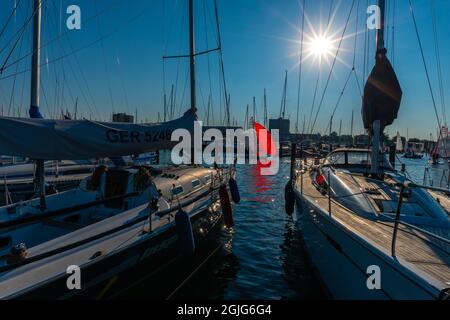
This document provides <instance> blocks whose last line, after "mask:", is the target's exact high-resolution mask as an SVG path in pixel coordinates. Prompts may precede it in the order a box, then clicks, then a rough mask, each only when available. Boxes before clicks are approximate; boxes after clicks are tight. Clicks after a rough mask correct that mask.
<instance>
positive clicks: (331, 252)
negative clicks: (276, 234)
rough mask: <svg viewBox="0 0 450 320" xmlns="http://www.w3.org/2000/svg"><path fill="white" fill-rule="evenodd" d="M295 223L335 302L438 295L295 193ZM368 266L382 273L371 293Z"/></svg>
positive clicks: (372, 246) (429, 297) (372, 245)
mask: <svg viewBox="0 0 450 320" xmlns="http://www.w3.org/2000/svg"><path fill="white" fill-rule="evenodd" d="M296 198H297V208H298V211H297V212H298V219H297V223H298V226H299V228H300V230H301V233H302V236H303V238H304V242H305V246H306V249H307V251H308V254H309V257H310V260H311V262H312V264H313V266H314V267H315V268H316V269H317V271H318V274H319V275H320V278H321V280H322V282H323V285H324V287H325V288H326V289H327V291H328V293H329V295H330V296H331V297H333V298H334V299H345V300H347V299H351V300H354V299H356V300H390V299H394V300H429V299H437V298H438V295H439V292H438V291H437V290H435V288H433V287H432V286H431V285H430V283H429V282H427V281H425V280H424V278H422V277H419V276H417V274H415V273H413V272H411V271H410V270H408V269H407V268H405V267H404V266H402V265H401V264H400V263H398V262H397V261H396V260H395V259H393V258H392V257H391V256H390V255H387V254H386V253H385V252H383V250H381V249H380V248H378V247H377V246H376V245H375V244H373V243H370V242H368V240H366V239H363V238H362V237H359V236H358V235H357V234H355V233H354V232H352V231H351V230H349V229H348V228H346V227H345V226H343V225H342V224H340V223H339V221H337V220H336V219H333V218H331V217H330V216H329V214H328V213H327V212H325V211H324V210H323V209H322V208H320V207H318V206H316V205H314V203H313V202H311V201H310V200H308V199H306V198H305V197H303V196H302V195H301V194H300V193H299V192H298V191H296ZM369 266H378V267H379V268H380V270H381V289H380V290H377V289H375V290H370V289H369V288H368V286H367V280H368V277H369V276H370V274H368V273H367V268H368V267H369Z"/></svg>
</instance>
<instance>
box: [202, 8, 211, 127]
mask: <svg viewBox="0 0 450 320" xmlns="http://www.w3.org/2000/svg"><path fill="white" fill-rule="evenodd" d="M206 12H207V8H206V0H203V23H204V28H205V41H206V48H207V49H209V37H208V32H207V22H206ZM207 58H208V81H209V98H208V109H207V111H206V113H207V117H206V121H207V124H208V125H209V113H210V109H214V107H213V99H212V80H211V59H210V56H209V54H208V55H207Z"/></svg>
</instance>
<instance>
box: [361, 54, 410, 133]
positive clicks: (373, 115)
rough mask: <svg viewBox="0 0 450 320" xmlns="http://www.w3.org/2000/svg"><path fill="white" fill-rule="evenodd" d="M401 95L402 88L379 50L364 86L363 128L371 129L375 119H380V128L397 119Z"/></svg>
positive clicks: (386, 59) (389, 64)
mask: <svg viewBox="0 0 450 320" xmlns="http://www.w3.org/2000/svg"><path fill="white" fill-rule="evenodd" d="M402 95H403V93H402V89H401V88H400V84H399V82H398V79H397V76H396V74H395V71H394V69H393V68H392V65H391V63H390V62H389V60H388V58H387V57H386V53H385V52H383V51H382V52H379V53H378V54H377V57H376V61H375V66H374V68H373V70H372V72H371V73H370V76H369V78H368V79H367V83H366V86H365V88H364V97H363V107H362V118H363V121H364V128H366V129H371V128H372V124H373V123H374V121H376V120H380V122H381V129H384V127H386V126H388V125H391V124H392V123H393V122H394V120H395V119H397V114H398V110H399V108H400V103H401V99H402Z"/></svg>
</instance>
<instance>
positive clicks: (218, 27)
mask: <svg viewBox="0 0 450 320" xmlns="http://www.w3.org/2000/svg"><path fill="white" fill-rule="evenodd" d="M214 13H215V17H216V31H217V45H218V47H219V48H220V50H219V62H220V72H221V76H222V81H223V83H222V84H223V91H224V97H225V108H226V116H227V125H230V101H229V99H228V90H227V83H226V79H225V67H224V62H223V50H222V38H221V36H220V21H219V9H218V5H217V0H214Z"/></svg>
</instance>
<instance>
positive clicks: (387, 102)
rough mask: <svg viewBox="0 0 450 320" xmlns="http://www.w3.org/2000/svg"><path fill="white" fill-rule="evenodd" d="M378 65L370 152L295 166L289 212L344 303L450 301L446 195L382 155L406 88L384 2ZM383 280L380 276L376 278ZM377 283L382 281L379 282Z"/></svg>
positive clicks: (370, 100) (369, 89)
mask: <svg viewBox="0 0 450 320" xmlns="http://www.w3.org/2000/svg"><path fill="white" fill-rule="evenodd" d="M378 5H379V7H380V9H381V26H382V28H381V29H380V30H379V31H378V36H377V45H376V48H377V51H376V61H375V66H374V68H373V70H372V72H371V74H370V76H369V78H368V80H367V83H366V86H365V90H364V98H363V107H362V114H363V122H364V126H365V128H366V129H367V130H368V132H369V133H370V135H371V140H372V147H371V149H370V150H368V149H355V148H343V149H337V150H334V151H332V152H331V153H329V154H328V156H326V157H325V158H324V159H321V160H315V161H314V162H313V161H311V160H309V159H306V158H305V159H302V161H301V162H300V163H298V162H296V161H295V153H294V152H293V155H292V161H291V166H292V167H291V180H290V181H289V183H288V185H287V186H286V211H287V213H289V214H292V213H293V212H294V206H295V205H296V207H297V223H298V225H299V228H300V230H301V231H302V235H303V238H304V242H305V246H306V249H307V251H308V253H309V256H310V260H311V262H312V263H313V265H314V267H315V268H316V269H317V271H318V273H319V275H320V277H321V279H322V280H323V283H324V285H325V286H326V288H327V290H328V292H329V294H330V295H331V296H332V297H333V298H337V299H358V300H359V299H371V300H372V299H388V300H391V299H394V300H397V299H398V300H405V299H408V300H409V299H413V300H417V299H419V300H422V299H423V300H428V299H437V300H439V299H443V300H444V299H448V298H449V292H450V284H449V279H450V251H449V250H450V219H449V212H450V206H449V205H448V204H449V202H448V198H446V197H445V196H442V194H441V192H443V190H441V189H439V188H433V187H426V186H422V185H418V184H415V183H413V182H412V181H411V180H410V179H409V178H408V177H407V176H406V175H405V174H404V173H403V172H399V171H397V170H395V168H394V167H393V166H392V164H391V163H390V162H389V161H388V159H387V158H386V157H385V156H384V155H383V154H382V153H381V152H380V134H381V132H382V130H383V128H384V127H386V126H388V125H390V124H392V123H393V122H394V120H395V119H396V118H397V114H398V110H399V107H400V102H401V97H402V90H401V88H400V84H399V82H398V80H397V77H396V74H395V72H394V70H393V68H392V66H391V64H390V62H389V60H388V58H387V56H386V53H387V50H386V48H385V46H384V16H385V6H386V1H385V0H379V1H378ZM377 277H379V278H377ZM377 279H381V280H380V281H381V282H378V281H377Z"/></svg>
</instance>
